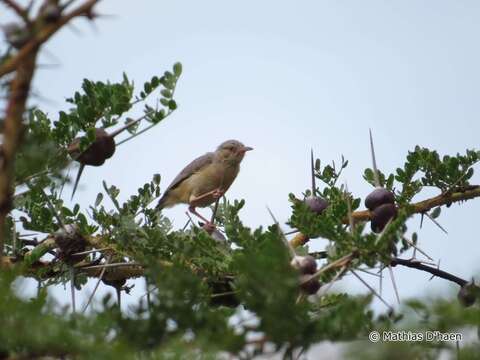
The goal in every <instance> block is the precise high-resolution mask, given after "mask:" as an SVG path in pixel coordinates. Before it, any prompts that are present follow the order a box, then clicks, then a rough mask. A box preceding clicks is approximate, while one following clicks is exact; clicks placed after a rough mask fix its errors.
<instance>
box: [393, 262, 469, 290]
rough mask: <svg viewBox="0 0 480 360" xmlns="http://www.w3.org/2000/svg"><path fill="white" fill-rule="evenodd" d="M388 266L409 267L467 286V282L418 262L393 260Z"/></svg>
mask: <svg viewBox="0 0 480 360" xmlns="http://www.w3.org/2000/svg"><path fill="white" fill-rule="evenodd" d="M390 265H391V266H397V265H402V266H407V267H410V268H413V269H418V270H422V271H426V272H428V273H430V274H432V275H435V276H437V277H439V278H442V279H445V280H449V281H452V282H454V283H456V284H458V285H459V286H464V285H466V284H468V281H467V280H464V279H462V278H459V277H458V276H455V275H452V274H450V273H448V272H446V271H443V270H440V269H438V268H435V267H432V266H428V265H425V264H422V263H421V262H419V261H412V260H407V259H400V258H393V259H392V261H391V262H390Z"/></svg>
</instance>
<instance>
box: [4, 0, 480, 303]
mask: <svg viewBox="0 0 480 360" xmlns="http://www.w3.org/2000/svg"><path fill="white" fill-rule="evenodd" d="M98 10H99V12H100V13H103V14H108V15H112V16H111V17H105V18H101V19H99V20H98V21H97V22H96V26H95V27H94V28H92V27H91V26H90V25H89V24H87V23H86V22H85V21H84V20H80V21H77V22H76V23H75V27H72V28H71V29H64V30H63V31H62V32H61V33H60V34H58V35H56V36H55V38H54V39H53V40H52V41H51V42H49V43H48V46H47V47H46V50H48V51H45V52H44V53H43V56H42V57H41V63H44V64H51V63H56V64H60V67H58V68H56V69H54V70H52V69H42V70H40V71H39V72H38V73H37V75H36V78H35V91H36V92H37V93H38V94H41V96H42V98H43V99H46V100H41V101H40V100H39V104H40V107H41V108H43V109H45V110H47V111H48V112H49V113H50V114H51V115H52V117H54V118H55V117H56V114H57V112H58V110H60V109H65V108H68V106H67V104H66V103H65V102H64V98H65V97H69V96H71V95H72V94H73V93H74V91H76V90H78V89H79V88H80V85H81V82H82V79H83V78H88V79H91V80H104V81H105V80H111V81H117V80H120V79H121V76H122V72H124V71H125V72H126V73H127V74H128V76H129V78H130V79H133V80H134V81H135V82H136V84H139V85H142V84H143V82H144V81H145V80H147V79H150V78H151V76H153V75H161V74H162V73H163V71H164V70H167V69H169V68H170V67H171V65H172V64H173V63H174V62H175V61H181V62H182V64H183V69H184V72H183V75H182V78H181V80H180V82H179V84H178V87H177V91H176V100H177V102H178V104H179V109H178V110H177V111H176V112H175V113H174V114H173V115H172V116H171V117H170V118H168V119H167V120H165V122H163V123H161V124H160V125H158V126H157V127H155V128H154V129H153V130H151V131H149V132H148V133H146V134H145V135H142V136H139V137H137V138H136V139H134V140H132V141H131V142H129V143H127V144H125V145H122V146H121V147H119V148H118V150H117V153H116V154H115V156H114V157H113V158H112V159H110V160H108V161H107V162H106V164H105V165H104V166H102V167H100V168H91V167H90V168H87V169H86V171H85V172H84V176H83V179H82V183H81V187H80V188H79V190H78V191H77V196H76V201H78V202H79V203H80V204H81V205H82V206H83V207H86V206H87V205H89V204H91V203H93V201H94V199H95V197H96V194H97V192H99V191H101V189H102V185H101V182H102V180H106V181H107V183H109V184H115V185H116V186H117V187H119V188H120V189H121V190H122V194H121V198H122V199H126V198H127V197H129V196H130V195H131V194H133V193H135V192H136V190H137V188H138V187H139V186H141V185H143V184H144V183H145V182H147V181H150V179H151V177H152V174H154V173H160V174H161V175H162V185H163V188H165V187H166V186H167V185H168V183H169V182H170V181H171V180H172V179H173V178H174V177H175V176H176V175H177V173H178V172H179V171H180V170H181V169H182V168H183V167H184V166H185V165H186V164H187V163H188V162H189V161H191V160H192V159H194V158H195V157H197V156H198V155H201V154H203V153H205V152H207V151H211V150H213V149H214V148H215V147H216V146H217V145H218V144H219V143H220V142H222V141H224V140H226V139H230V138H236V139H238V140H240V141H242V142H244V143H245V144H246V145H249V146H252V147H254V148H255V150H254V151H252V152H250V153H248V154H247V156H246V157H245V160H244V161H243V163H242V170H241V172H240V175H239V177H238V178H237V180H236V181H235V183H234V184H233V186H232V187H231V189H230V190H229V192H228V193H227V196H228V197H229V198H230V199H234V198H244V199H245V200H246V206H245V208H244V209H243V211H242V212H241V217H242V219H243V221H244V223H245V224H246V225H248V226H251V227H257V226H259V225H262V224H263V225H267V224H270V223H271V218H270V216H269V215H268V213H267V211H266V208H265V206H266V205H268V206H269V207H270V208H271V209H272V211H273V212H274V214H275V215H276V217H277V218H278V219H280V220H281V221H282V222H285V221H286V220H287V219H288V217H289V214H290V206H289V202H288V193H289V192H293V193H295V194H297V195H298V196H300V194H301V192H302V191H304V190H305V189H306V188H308V186H309V168H308V166H309V165H308V163H309V150H310V148H313V149H314V151H315V154H316V156H317V157H319V158H321V160H322V162H323V163H328V162H331V161H332V160H335V161H337V162H338V161H339V159H340V156H341V154H343V155H344V156H345V158H346V159H348V160H349V162H350V165H349V167H348V168H347V169H346V171H345V172H344V177H343V179H342V181H346V182H348V187H349V190H351V191H352V192H353V193H354V194H355V195H356V196H361V197H362V198H364V197H365V196H366V195H367V194H368V193H369V192H370V191H371V189H372V188H371V186H370V185H368V184H367V183H366V182H365V181H364V180H363V178H362V174H363V170H364V169H365V168H366V167H369V166H371V165H370V155H369V147H368V146H369V145H368V129H369V128H371V129H372V131H373V134H374V139H375V145H376V150H377V162H378V165H379V168H380V169H381V170H382V171H384V172H390V171H393V170H394V169H395V168H396V167H399V166H403V163H404V160H405V155H406V154H407V151H408V150H412V149H413V148H414V146H415V145H417V144H419V145H421V146H426V147H430V148H433V149H436V150H438V151H439V152H440V154H442V155H443V154H455V153H457V152H462V153H463V152H464V151H465V149H466V148H477V149H478V139H479V131H480V125H479V120H478V114H479V107H480V102H479V86H480V85H479V84H480V71H479V66H478V64H479V63H480V52H479V50H478V45H477V43H478V34H479V33H480V23H479V21H478V19H479V18H480V3H479V2H478V1H460V0H456V1H426V0H423V1H418V0H415V1H414V0H403V1H355V0H350V1H296V2H294V1H279V0H276V1H262V2H260V1H250V0H244V1H236V2H233V1H228V2H227V1H209V0H204V1H181V0H177V1H169V2H167V1H135V2H132V1H126V0H117V1H112V0H110V1H102V3H101V5H100V6H99V7H98ZM2 12H3V9H2ZM2 16H3V14H2ZM0 20H1V17H0ZM79 33H80V34H79ZM133 115H136V116H138V115H141V109H140V108H139V109H138V111H137V112H136V113H133ZM476 170H477V171H478V170H479V169H478V166H477V168H476ZM472 182H473V183H479V182H480V176H478V175H476V176H475V178H474V180H473V181H472ZM67 193H69V192H67ZM430 195H432V193H430ZM425 196H427V195H426V194H425V195H421V196H420V198H424V197H425ZM420 198H419V199H420ZM362 206H363V205H362ZM185 210H186V207H185V206H178V207H177V208H174V209H172V210H168V211H166V214H167V215H168V216H169V217H171V218H172V220H173V221H174V223H175V225H176V226H182V225H183V224H184V223H185V221H186V216H185V214H184V212H185ZM204 212H206V213H208V210H204ZM479 212H480V201H478V200H477V201H476V200H474V201H470V202H467V203H465V204H462V206H457V205H454V206H452V207H450V208H449V209H444V211H443V212H442V216H441V217H440V219H439V220H440V222H441V224H442V225H443V226H444V227H445V228H446V229H447V230H448V235H445V234H444V233H442V232H441V231H440V230H439V229H438V228H436V227H435V226H434V225H433V224H432V223H431V222H429V221H428V220H427V221H425V222H424V226H423V229H421V230H419V244H420V246H421V247H422V248H423V249H424V250H425V251H427V252H428V253H429V254H430V255H431V256H432V257H434V258H435V259H436V260H438V259H441V268H442V269H444V270H446V271H450V272H452V273H454V274H456V275H458V276H460V277H463V278H467V279H469V278H470V277H471V276H473V275H476V274H478V270H479V266H478V265H477V263H478V258H479V250H478V249H479V248H478V245H477V244H478V240H479V239H478V230H477V229H476V228H475V227H474V226H475V225H476V224H477V223H476V221H478V214H479ZM419 221H420V218H419V217H415V218H413V219H412V220H410V221H409V225H410V229H411V230H417V229H418V225H419ZM285 228H286V226H285ZM325 244H326V241H325V240H321V239H315V240H312V241H311V246H312V248H313V249H321V248H323V246H325ZM395 274H396V278H397V283H398V287H399V290H400V296H401V298H402V299H406V298H408V297H410V296H423V295H426V294H427V293H431V292H432V291H433V292H435V293H441V294H443V295H445V294H447V293H446V292H445V290H446V289H448V284H447V282H446V281H443V280H440V279H434V280H432V281H431V282H428V278H429V275H428V274H425V273H420V272H418V271H414V270H409V269H401V268H397V269H395ZM364 278H365V279H368V280H369V282H370V283H371V284H374V285H378V284H377V280H376V278H373V277H370V276H369V275H364ZM387 280H388V278H387ZM384 284H385V285H384V286H385V287H384V289H385V293H384V294H385V297H386V299H387V300H388V301H389V302H391V303H392V304H394V303H395V298H394V294H393V292H392V291H391V286H390V283H389V282H388V281H385V282H384ZM342 288H343V289H346V290H348V291H351V292H358V291H362V292H365V291H366V290H365V288H363V287H362V285H361V284H360V283H359V282H358V281H355V280H354V279H346V280H345V281H343V282H342ZM61 291H62V292H63V289H62V290H61ZM142 293H143V290H142V289H140V285H139V286H138V287H137V289H136V290H135V291H134V292H133V295H132V296H129V297H128V299H126V301H127V302H135V301H136V299H137V297H138V295H139V294H142ZM376 308H378V309H380V310H384V307H383V306H382V305H378V304H377V305H376Z"/></svg>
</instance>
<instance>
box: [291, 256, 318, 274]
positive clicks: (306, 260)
mask: <svg viewBox="0 0 480 360" xmlns="http://www.w3.org/2000/svg"><path fill="white" fill-rule="evenodd" d="M290 264H292V266H293V267H294V268H295V269H297V270H299V271H300V272H301V273H302V274H315V271H317V262H316V261H315V258H314V257H313V256H310V255H307V256H295V257H294V258H293V259H292V261H291V262H290Z"/></svg>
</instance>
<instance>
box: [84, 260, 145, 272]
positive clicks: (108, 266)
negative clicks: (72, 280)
mask: <svg viewBox="0 0 480 360" xmlns="http://www.w3.org/2000/svg"><path fill="white" fill-rule="evenodd" d="M122 266H138V267H142V265H140V264H139V263H136V262H133V261H132V262H124V263H113V264H103V265H92V266H75V268H78V269H81V270H89V269H103V268H114V267H122Z"/></svg>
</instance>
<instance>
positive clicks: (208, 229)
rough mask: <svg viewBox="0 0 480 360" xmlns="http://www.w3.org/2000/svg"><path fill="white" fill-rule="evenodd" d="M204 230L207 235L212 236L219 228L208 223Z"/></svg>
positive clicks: (203, 226) (204, 225)
mask: <svg viewBox="0 0 480 360" xmlns="http://www.w3.org/2000/svg"><path fill="white" fill-rule="evenodd" d="M202 228H203V230H205V231H206V232H207V233H209V234H210V235H211V234H212V233H213V232H214V231H215V230H216V228H217V227H216V226H215V224H213V223H211V222H207V223H205V224H203V225H202Z"/></svg>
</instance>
